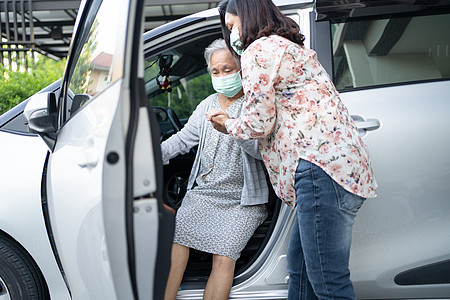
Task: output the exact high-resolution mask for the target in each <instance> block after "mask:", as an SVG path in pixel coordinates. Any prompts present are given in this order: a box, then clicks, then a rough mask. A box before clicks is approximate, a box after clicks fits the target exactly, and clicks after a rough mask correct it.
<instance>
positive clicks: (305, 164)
mask: <svg viewBox="0 0 450 300" xmlns="http://www.w3.org/2000/svg"><path fill="white" fill-rule="evenodd" d="M311 171H312V165H311V163H310V162H309V161H307V160H304V159H300V161H299V163H298V166H297V170H296V171H295V182H297V181H298V180H299V179H301V178H303V177H305V176H306V175H308V174H309V173H311Z"/></svg>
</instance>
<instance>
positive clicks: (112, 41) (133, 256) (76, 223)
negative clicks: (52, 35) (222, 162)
mask: <svg viewBox="0 0 450 300" xmlns="http://www.w3.org/2000/svg"><path fill="white" fill-rule="evenodd" d="M143 2H144V1H139V0H103V1H100V0H92V1H86V2H82V4H81V7H80V10H79V15H78V17H77V23H76V30H75V31H74V36H73V39H72V45H71V50H70V52H69V57H68V63H67V67H66V72H65V75H64V79H63V82H62V88H61V96H60V98H59V101H58V111H59V113H58V131H57V133H56V136H54V135H53V136H52V135H51V134H47V135H45V136H44V138H45V139H46V140H47V143H48V144H49V145H50V148H52V151H51V153H50V155H49V157H48V167H47V169H48V174H47V178H46V179H45V181H44V182H45V184H44V185H45V194H46V196H47V198H48V212H49V223H50V228H51V230H52V238H53V243H54V246H55V248H56V249H57V255H58V257H59V262H60V268H61V270H62V271H63V272H64V275H65V279H66V283H67V285H68V288H69V289H70V291H71V294H72V297H73V298H74V299H137V298H139V299H152V298H154V299H159V298H161V295H162V294H163V292H164V287H165V284H164V280H165V277H166V275H167V271H168V266H169V265H170V264H169V262H168V261H167V260H165V259H166V258H168V254H167V253H168V252H169V254H170V251H168V249H170V248H168V247H170V245H171V236H172V231H173V217H172V215H171V214H169V213H168V212H166V211H165V210H164V209H163V208H162V202H161V200H162V194H161V186H162V182H161V180H162V176H161V173H162V171H161V166H160V164H161V163H160V160H161V159H160V150H159V129H158V125H157V123H156V121H155V120H154V115H153V112H152V111H151V110H150V109H149V107H148V104H147V103H148V101H147V100H146V97H145V93H144V92H143V82H142V77H143V54H142V40H141V36H142V33H141V20H142V11H143ZM152 136H154V137H155V139H153V138H152ZM49 141H50V142H49ZM162 231H166V233H164V234H162V233H161V232H162ZM159 239H160V240H159ZM158 246H161V248H160V249H159V250H158ZM155 274H158V276H156V275H155Z"/></svg>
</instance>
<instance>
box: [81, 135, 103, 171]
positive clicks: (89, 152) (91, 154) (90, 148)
mask: <svg viewBox="0 0 450 300" xmlns="http://www.w3.org/2000/svg"><path fill="white" fill-rule="evenodd" d="M82 153H83V154H82V158H81V161H82V162H80V163H78V166H80V167H81V168H88V169H92V168H95V167H96V166H97V164H98V161H99V155H98V149H97V148H96V147H95V145H94V141H93V140H92V139H89V140H88V142H87V145H86V146H85V147H83V152H82Z"/></svg>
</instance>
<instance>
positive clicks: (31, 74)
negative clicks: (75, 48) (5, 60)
mask: <svg viewBox="0 0 450 300" xmlns="http://www.w3.org/2000/svg"><path fill="white" fill-rule="evenodd" d="M65 62H66V60H65V59H62V60H59V61H56V60H53V59H51V58H47V57H45V56H42V55H39V57H38V61H37V62H36V64H35V68H34V69H28V70H22V71H21V70H16V71H12V70H10V69H9V68H5V67H3V66H1V65H0V114H3V113H4V112H6V111H8V110H9V109H11V108H12V107H14V106H15V105H17V104H19V103H20V102H22V101H23V100H25V99H27V98H28V97H30V96H31V95H33V94H35V93H37V92H38V91H40V90H41V89H43V88H44V87H46V86H47V85H49V84H51V83H52V82H54V81H56V80H58V79H59V78H61V77H62V75H63V72H64V66H65Z"/></svg>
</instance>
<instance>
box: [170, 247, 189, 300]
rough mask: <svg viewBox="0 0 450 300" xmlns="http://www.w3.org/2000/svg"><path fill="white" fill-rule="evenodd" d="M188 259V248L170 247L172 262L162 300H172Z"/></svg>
mask: <svg viewBox="0 0 450 300" xmlns="http://www.w3.org/2000/svg"><path fill="white" fill-rule="evenodd" d="M188 259H189V248H188V247H186V246H182V245H180V244H176V243H173V245H172V262H171V265H170V272H169V278H168V279H167V285H166V293H165V295H164V300H174V299H175V298H176V296H177V292H178V289H179V287H180V284H181V280H182V279H183V274H184V270H185V269H186V264H187V261H188Z"/></svg>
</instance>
